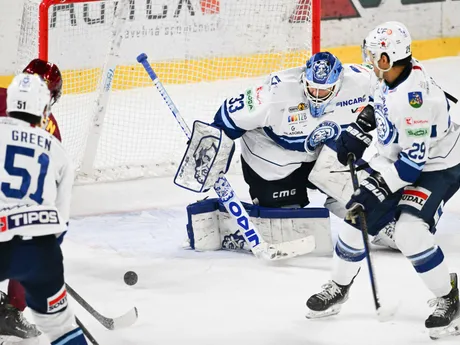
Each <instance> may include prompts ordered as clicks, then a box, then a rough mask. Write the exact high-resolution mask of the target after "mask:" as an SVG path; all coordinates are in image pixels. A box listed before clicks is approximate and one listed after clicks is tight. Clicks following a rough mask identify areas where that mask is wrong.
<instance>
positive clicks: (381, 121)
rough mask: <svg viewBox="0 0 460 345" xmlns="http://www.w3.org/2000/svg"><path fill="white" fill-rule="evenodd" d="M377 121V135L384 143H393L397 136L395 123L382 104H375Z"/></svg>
mask: <svg viewBox="0 0 460 345" xmlns="http://www.w3.org/2000/svg"><path fill="white" fill-rule="evenodd" d="M374 110H375V112H374V114H375V122H376V124H377V136H378V139H379V143H380V144H382V145H388V144H391V143H392V142H393V140H394V138H395V136H396V131H395V129H394V126H393V124H392V123H391V121H390V120H388V119H387V117H386V116H385V111H386V110H387V109H386V107H384V106H382V105H381V104H377V103H376V104H374Z"/></svg>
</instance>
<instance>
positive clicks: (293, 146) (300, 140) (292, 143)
mask: <svg viewBox="0 0 460 345" xmlns="http://www.w3.org/2000/svg"><path fill="white" fill-rule="evenodd" d="M264 132H265V134H267V135H268V136H269V137H270V138H271V139H272V140H273V141H274V142H275V143H277V144H278V145H280V146H281V147H284V148H285V149H287V150H293V151H300V152H305V147H304V144H305V139H306V138H307V137H306V136H302V137H297V138H291V137H288V136H284V135H278V134H275V133H274V132H273V130H271V129H270V128H268V127H264Z"/></svg>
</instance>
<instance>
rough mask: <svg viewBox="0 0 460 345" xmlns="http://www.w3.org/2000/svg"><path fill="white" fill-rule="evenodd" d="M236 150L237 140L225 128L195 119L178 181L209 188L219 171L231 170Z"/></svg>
mask: <svg viewBox="0 0 460 345" xmlns="http://www.w3.org/2000/svg"><path fill="white" fill-rule="evenodd" d="M234 151H235V143H234V142H233V140H232V139H230V138H229V137H228V136H227V135H226V134H225V133H224V131H223V130H221V129H220V128H216V127H214V126H211V125H209V124H207V123H204V122H201V121H195V122H194V123H193V131H192V137H191V138H190V141H189V143H188V147H187V150H186V151H185V154H184V157H183V158H182V161H181V163H180V165H179V168H178V170H177V173H176V176H175V178H174V183H175V184H176V185H178V186H179V187H182V188H185V189H188V190H191V191H194V192H198V193H204V192H207V191H208V190H209V189H210V188H211V187H213V186H214V183H215V182H216V181H217V179H218V178H219V175H220V174H225V173H226V172H227V170H228V168H229V166H230V162H231V160H232V156H233V152H234Z"/></svg>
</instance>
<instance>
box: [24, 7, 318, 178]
mask: <svg viewBox="0 0 460 345" xmlns="http://www.w3.org/2000/svg"><path fill="white" fill-rule="evenodd" d="M121 5H123V6H124V18H123V14H122V13H121V12H122V11H120V8H122V7H123V6H121ZM117 8H118V9H117ZM320 22H321V4H320V0H240V1H231V0H120V1H113V0H25V3H24V10H23V16H22V22H21V33H20V41H19V51H18V70H21V68H22V67H23V66H24V65H26V64H27V62H28V61H29V60H31V59H33V58H35V57H37V56H38V57H40V58H42V59H44V60H49V61H51V62H53V63H56V64H57V65H58V66H59V67H60V69H61V71H63V80H64V92H63V96H62V98H61V100H60V102H59V103H58V104H56V105H55V107H54V109H53V112H54V113H55V115H56V117H57V121H58V123H59V125H60V127H61V128H62V135H63V142H64V145H65V147H66V149H67V150H68V152H69V154H70V155H71V156H72V158H73V160H74V161H75V163H76V166H77V170H78V175H79V179H80V180H82V181H83V180H90V181H94V180H96V181H98V180H104V181H106V180H120V179H131V178H138V177H150V176H162V175H170V174H172V173H173V172H174V171H175V169H176V166H177V163H178V162H179V161H180V158H181V156H182V154H183V151H184V149H185V148H184V143H185V139H184V138H183V137H182V134H181V133H180V129H179V128H177V127H176V125H175V123H174V120H173V119H172V118H171V116H170V115H169V113H168V109H167V107H166V106H165V105H164V104H163V101H162V100H161V97H159V95H157V93H156V91H155V90H154V89H152V85H151V83H150V81H149V78H148V76H147V75H145V72H143V70H142V68H140V66H138V65H137V64H136V60H135V57H136V56H137V55H138V54H139V53H141V52H146V53H147V54H148V55H149V58H150V61H151V63H152V65H154V68H155V70H156V72H157V74H158V75H159V77H160V78H161V80H162V82H163V84H165V85H166V87H167V88H168V91H169V92H170V94H171V96H172V97H173V98H174V100H175V102H176V103H177V105H178V107H179V108H180V109H181V112H182V114H183V115H184V117H185V118H186V119H187V121H190V123H191V122H192V121H193V119H196V118H200V119H202V120H205V121H210V120H211V119H212V117H213V116H214V113H215V111H216V110H217V109H218V107H219V105H220V103H221V102H222V100H223V99H225V98H226V97H227V96H229V95H231V94H232V93H234V92H237V91H238V90H241V89H242V88H246V87H248V86H250V85H252V84H254V83H257V82H259V81H260V80H261V78H262V77H263V76H264V75H266V74H268V73H270V72H273V71H276V70H281V69H285V68H290V67H294V66H298V65H301V64H303V63H305V61H306V59H307V58H308V57H309V56H310V55H311V54H312V53H314V52H317V51H319V49H320V37H321V36H320V25H321V24H320Z"/></svg>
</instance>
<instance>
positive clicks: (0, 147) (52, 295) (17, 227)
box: [0, 74, 87, 345]
mask: <svg viewBox="0 0 460 345" xmlns="http://www.w3.org/2000/svg"><path fill="white" fill-rule="evenodd" d="M50 101H51V95H50V91H49V89H48V87H47V85H46V83H45V81H44V80H43V79H42V78H40V77H39V76H38V75H30V74H19V75H17V76H16V77H15V78H14V79H13V81H12V83H11V85H10V86H9V87H8V93H7V112H8V116H9V117H5V118H1V119H0V161H1V162H2V165H3V169H1V170H0V181H1V186H0V262H1V264H0V281H3V280H5V279H16V280H17V281H19V282H20V283H21V284H22V285H23V287H24V288H25V290H26V302H27V305H28V307H29V308H30V309H31V311H32V315H33V316H34V319H35V321H36V324H37V326H38V327H39V328H40V329H41V330H42V331H43V332H44V333H45V334H46V335H47V336H48V338H49V341H50V342H51V344H53V345H57V344H59V345H63V344H66V345H82V344H87V343H86V340H85V338H84V336H83V333H82V331H81V329H80V328H79V327H78V326H77V325H76V323H75V317H74V314H73V313H72V311H71V310H70V308H69V307H68V305H67V294H66V288H65V283H64V268H63V258H62V252H61V248H60V245H59V240H58V237H59V236H60V235H61V234H63V233H64V232H65V231H66V230H67V224H68V221H69V212H70V198H71V192H72V185H73V178H74V174H73V165H72V162H71V161H70V159H69V157H68V156H67V154H66V152H65V150H64V148H63V147H62V145H61V143H60V142H59V141H58V140H57V139H56V138H54V137H53V136H52V135H51V134H49V133H47V132H46V131H45V130H43V129H41V128H40V124H41V122H42V120H43V117H44V116H46V114H47V113H48V109H49V106H50Z"/></svg>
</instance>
